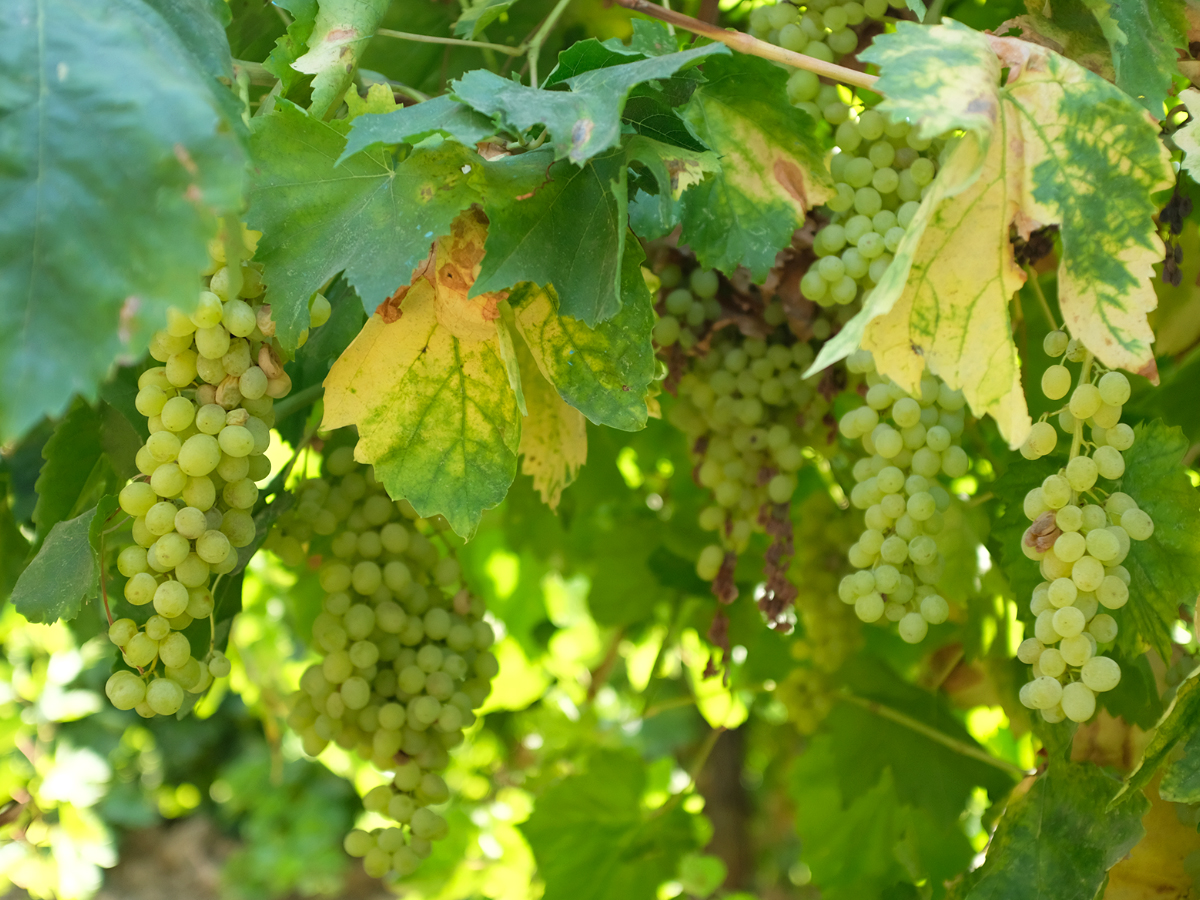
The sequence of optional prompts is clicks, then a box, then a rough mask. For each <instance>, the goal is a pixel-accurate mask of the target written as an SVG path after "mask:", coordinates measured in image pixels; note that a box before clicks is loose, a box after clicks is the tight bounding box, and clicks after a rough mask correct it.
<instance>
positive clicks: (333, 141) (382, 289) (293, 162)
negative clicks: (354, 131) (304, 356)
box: [247, 101, 483, 349]
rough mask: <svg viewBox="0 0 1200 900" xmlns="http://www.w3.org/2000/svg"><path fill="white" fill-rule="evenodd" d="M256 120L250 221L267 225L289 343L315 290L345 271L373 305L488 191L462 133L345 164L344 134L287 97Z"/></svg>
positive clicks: (283, 336) (270, 279)
mask: <svg viewBox="0 0 1200 900" xmlns="http://www.w3.org/2000/svg"><path fill="white" fill-rule="evenodd" d="M254 121H255V126H256V127H255V131H254V135H253V138H252V149H253V154H254V158H255V164H256V173H255V179H254V182H253V185H252V188H251V192H250V201H251V207H250V211H249V213H248V214H247V221H248V222H249V223H250V225H251V227H253V228H256V229H258V230H260V231H262V232H263V237H262V239H261V240H260V242H259V245H258V251H257V253H256V254H255V259H256V260H257V261H259V262H261V263H263V266H264V268H265V278H266V281H267V283H269V284H270V285H271V294H272V307H271V308H272V316H273V317H274V319H275V322H276V335H277V336H278V337H279V339H280V341H281V343H282V344H283V346H284V347H285V348H287V349H293V348H294V347H295V346H296V343H297V341H298V339H299V336H300V332H301V331H303V330H304V329H305V328H307V327H308V324H309V317H308V298H309V297H310V296H312V294H313V293H314V292H315V291H317V290H319V289H320V288H321V286H322V285H324V284H325V283H326V282H327V281H329V280H330V279H331V278H333V277H334V276H335V275H337V274H338V272H341V271H343V270H344V271H345V273H346V279H347V280H348V281H349V282H350V283H351V284H352V285H353V286H354V288H355V290H357V291H358V295H359V297H361V298H362V303H363V306H364V308H365V309H366V310H367V312H372V311H374V309H375V307H376V306H378V305H379V304H380V303H382V302H383V301H384V300H386V299H387V298H388V297H390V296H391V295H392V293H393V292H394V291H395V290H396V289H397V288H398V287H399V286H400V285H404V284H407V283H408V282H409V281H410V280H411V279H412V273H413V269H415V268H416V267H417V265H418V263H420V262H421V261H422V260H424V259H425V257H426V256H428V255H429V248H430V246H431V245H432V243H433V241H434V240H435V239H436V238H438V237H441V236H442V235H445V234H448V233H449V231H450V223H451V222H452V221H454V217H455V216H457V215H458V213H459V212H460V211H461V210H463V209H465V208H466V207H468V206H469V205H471V204H472V203H474V202H477V201H478V200H479V199H480V191H479V185H480V183H481V176H480V175H479V172H480V171H481V170H482V165H483V161H482V160H481V159H480V158H479V156H478V155H476V154H475V152H474V151H473V150H470V149H468V148H466V147H464V146H462V145H461V144H458V143H455V142H454V141H443V142H441V143H439V144H437V145H436V146H422V147H418V148H415V149H414V150H413V152H412V153H411V154H410V155H409V156H408V157H407V158H406V159H404V160H403V161H400V162H396V161H395V160H394V158H393V157H392V155H391V154H388V153H384V152H383V151H369V152H366V153H361V154H358V155H357V156H354V157H351V158H350V159H348V160H346V162H344V163H341V164H338V163H337V162H336V160H337V159H338V157H339V156H340V155H341V152H342V148H343V146H344V145H345V138H344V137H343V136H342V135H341V134H340V133H339V132H338V131H337V129H336V128H334V127H333V126H331V125H326V124H324V123H321V122H318V121H316V120H315V119H313V118H311V117H309V116H307V115H305V113H304V112H303V111H302V110H300V109H298V108H297V107H295V106H294V105H292V104H290V103H287V102H286V101H284V102H281V103H279V104H277V105H276V111H275V113H274V114H273V115H270V116H266V117H262V118H258V119H255V120H254ZM464 168H465V169H466V171H464Z"/></svg>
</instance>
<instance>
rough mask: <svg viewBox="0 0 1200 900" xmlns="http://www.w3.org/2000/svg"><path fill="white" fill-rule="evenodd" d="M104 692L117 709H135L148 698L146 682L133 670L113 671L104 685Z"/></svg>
mask: <svg viewBox="0 0 1200 900" xmlns="http://www.w3.org/2000/svg"><path fill="white" fill-rule="evenodd" d="M104 693H105V694H106V695H107V696H108V699H109V701H110V702H111V703H112V705H113V706H115V707H116V708H117V709H133V708H134V707H135V706H137V705H138V704H139V703H141V702H142V701H143V700H144V699H145V698H146V683H145V682H144V681H142V679H140V678H138V677H137V675H135V674H134V673H133V672H127V671H125V670H121V671H119V672H113V674H112V675H110V676H109V678H108V681H107V682H106V683H105V685H104Z"/></svg>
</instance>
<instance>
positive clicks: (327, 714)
mask: <svg viewBox="0 0 1200 900" xmlns="http://www.w3.org/2000/svg"><path fill="white" fill-rule="evenodd" d="M295 495H296V498H297V505H296V506H295V507H294V508H293V509H292V510H291V511H289V513H288V514H286V515H285V516H284V517H282V518H281V520H280V522H279V523H278V526H279V527H278V528H277V529H276V531H275V532H274V533H273V534H272V535H271V536H270V537H269V539H268V542H267V545H266V546H267V547H268V548H269V549H272V550H273V551H274V552H276V554H277V555H279V556H280V557H281V558H282V559H283V560H284V561H285V562H288V563H290V564H293V565H297V564H300V563H303V562H304V561H305V560H306V559H308V558H309V557H310V554H312V555H313V559H314V560H315V559H316V556H317V555H319V556H320V557H321V560H322V561H321V562H320V567H319V569H318V578H319V580H320V584H321V587H322V589H323V590H324V592H325V599H324V602H323V609H322V612H321V613H320V614H319V615H318V616H317V617H316V620H315V621H314V622H313V646H314V648H315V649H316V650H317V651H318V652H319V653H320V654H321V655H322V657H323V658H322V660H321V662H320V663H317V664H314V665H312V666H310V667H309V668H308V669H307V670H306V671H305V672H304V674H303V675H302V676H301V679H300V690H298V691H297V692H296V693H295V694H294V695H293V697H292V704H291V713H290V715H289V716H288V724H289V725H290V726H291V727H292V728H293V729H295V730H296V732H297V733H298V734H299V735H300V736H301V738H302V740H303V745H304V750H305V752H306V753H309V754H310V755H316V754H318V753H320V752H321V751H322V750H323V749H324V748H325V747H326V745H327V744H329V742H331V741H332V742H334V743H336V744H337V745H338V746H340V747H342V748H343V749H346V750H352V751H354V752H356V753H357V754H358V755H359V756H360V757H362V758H363V759H365V760H368V761H370V762H371V763H373V764H374V765H375V766H376V768H378V769H379V770H380V771H381V772H385V773H388V778H389V781H388V783H387V784H383V785H380V786H379V787H376V788H374V789H373V790H371V791H369V792H368V793H367V794H366V796H365V797H364V798H363V804H364V806H365V807H366V808H367V809H368V810H370V811H371V812H375V813H379V814H380V815H383V816H387V817H389V818H391V819H393V820H395V822H396V824H395V825H393V826H390V827H386V828H377V829H375V830H373V831H362V830H355V831H352V832H350V834H348V835H347V837H346V844H345V846H346V850H347V852H349V853H350V854H351V855H353V856H358V857H362V858H363V865H364V867H365V869H366V871H367V873H368V874H370V875H372V876H374V877H382V876H385V875H389V874H392V875H394V876H400V877H402V876H405V875H409V874H411V873H412V872H413V871H415V870H416V868H417V867H418V866H419V865H420V863H421V861H422V860H423V859H424V858H425V857H427V856H428V855H429V853H430V851H431V846H432V845H431V842H432V841H435V840H439V839H441V838H443V837H445V836H446V833H447V826H446V820H445V819H444V818H443V817H442V816H441V815H439V814H438V812H437V811H435V810H434V809H433V808H432V807H436V806H438V805H440V804H442V803H445V802H446V800H447V799H448V798H449V790H448V788H447V787H446V782H445V780H444V779H443V778H442V776H441V775H440V774H439V773H440V772H441V771H443V770H444V769H445V768H446V766H447V764H448V762H449V757H448V755H447V751H448V750H450V749H451V748H453V747H455V746H456V745H458V744H459V743H461V742H462V740H463V730H464V729H465V728H468V727H469V726H470V725H471V724H472V723H473V722H474V721H475V714H474V712H473V710H475V709H477V708H478V707H479V706H480V705H481V704H482V703H483V701H484V699H485V698H486V697H487V695H488V692H489V691H490V690H491V679H492V677H493V676H494V675H495V674H496V671H497V669H498V665H497V662H496V657H495V656H493V655H492V654H491V653H490V652H489V651H488V648H489V647H491V645H492V642H493V640H494V635H493V633H492V629H491V626H489V625H488V624H487V623H486V622H484V621H483V614H484V606H483V601H482V600H480V599H479V598H477V597H473V596H471V595H470V593H468V591H467V590H466V588H465V587H463V586H462V578H461V572H460V569H459V565H458V561H457V560H456V559H455V558H454V556H453V554H450V553H446V554H443V553H441V552H439V550H438V548H437V546H436V545H435V543H434V542H433V541H431V540H430V539H429V537H428V536H426V535H425V534H424V533H422V531H421V529H422V528H423V527H427V526H428V523H426V522H425V520H421V519H419V518H418V517H417V515H416V513H415V512H414V511H413V510H412V507H411V506H409V505H408V504H407V503H404V502H401V503H394V502H393V501H392V500H391V499H390V498H389V497H388V495H387V494H386V492H385V491H384V488H383V485H381V484H380V483H379V482H378V481H376V480H375V477H374V472H373V470H372V469H371V468H370V467H367V466H362V465H359V464H358V463H356V462H355V461H354V455H353V451H352V450H351V448H349V447H345V446H343V447H339V448H338V449H336V450H333V451H332V452H330V453H329V454H328V455H327V456H326V458H325V469H324V477H323V478H319V479H312V480H308V481H302V482H301V483H299V484H298V485H297V486H296V488H295Z"/></svg>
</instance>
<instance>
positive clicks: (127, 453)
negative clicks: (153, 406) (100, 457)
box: [100, 403, 144, 483]
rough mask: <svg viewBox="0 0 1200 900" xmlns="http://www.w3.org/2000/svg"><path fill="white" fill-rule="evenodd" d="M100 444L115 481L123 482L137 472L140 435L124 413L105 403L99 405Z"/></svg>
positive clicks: (140, 443) (140, 444)
mask: <svg viewBox="0 0 1200 900" xmlns="http://www.w3.org/2000/svg"><path fill="white" fill-rule="evenodd" d="M143 421H144V420H143ZM100 446H101V447H103V448H104V453H105V455H106V456H107V457H108V461H109V462H110V463H111V464H112V468H113V473H114V474H115V476H116V478H117V481H119V482H121V483H124V482H126V481H128V480H129V479H130V478H133V477H134V476H135V475H137V474H138V469H137V462H136V459H137V452H138V450H140V449H141V447H142V437H141V435H139V434H138V433H137V430H136V429H135V428H134V427H133V425H132V424H131V423H130V421H129V419H127V418H126V417H125V415H124V413H122V412H121V411H120V410H118V409H117V408H116V407H115V406H110V405H109V404H107V403H102V404H101V405H100Z"/></svg>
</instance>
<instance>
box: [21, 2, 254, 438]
mask: <svg viewBox="0 0 1200 900" xmlns="http://www.w3.org/2000/svg"><path fill="white" fill-rule="evenodd" d="M0 32H3V33H4V34H5V45H6V48H7V49H6V52H5V53H4V54H3V56H2V57H0V83H3V84H5V85H6V86H7V87H6V88H5V91H4V94H3V97H2V98H0V169H3V170H4V171H5V173H6V177H5V180H4V181H3V182H0V222H2V223H3V224H2V225H0V260H3V263H0V441H8V440H11V439H12V438H14V437H17V436H18V435H20V434H22V433H24V432H25V431H27V430H28V429H29V428H30V427H31V426H32V425H33V424H34V423H35V422H36V421H37V420H38V419H39V418H41V417H42V416H43V415H45V414H51V415H57V414H59V413H61V412H62V410H64V409H65V408H66V405H67V403H68V401H69V400H70V398H71V397H72V396H73V395H75V394H82V395H83V396H85V397H87V398H93V397H95V394H96V387H97V385H98V384H99V382H100V381H102V380H103V379H104V377H105V376H106V375H107V373H108V371H109V369H110V367H111V366H112V363H113V360H114V359H116V358H117V357H121V356H123V357H130V356H134V357H136V356H138V355H140V354H141V352H142V351H143V349H144V348H145V346H146V343H147V341H148V339H149V336H150V333H151V332H152V331H153V329H154V328H157V327H160V326H161V324H162V323H163V321H164V320H165V316H166V310H167V307H168V306H171V305H175V306H178V307H180V308H184V309H186V308H190V306H191V305H192V304H193V303H194V302H195V297H196V286H197V282H198V278H199V275H200V272H201V270H202V268H203V267H204V265H205V263H206V260H207V254H206V253H205V242H206V241H207V240H208V239H209V238H210V237H211V236H212V235H213V234H214V233H215V231H216V219H215V218H214V212H223V211H227V210H232V209H235V208H237V206H238V205H239V204H240V201H241V188H242V168H243V158H242V153H241V150H240V148H239V145H238V141H237V138H236V137H235V136H234V133H233V131H232V128H233V127H236V126H234V125H233V123H230V122H229V120H228V119H227V118H226V117H225V116H224V115H223V112H222V111H221V109H220V108H219V107H220V105H221V104H220V103H219V102H218V101H217V100H216V95H215V94H214V93H213V91H212V89H211V86H210V85H211V82H210V80H208V79H207V78H206V77H205V76H204V75H202V74H201V73H200V72H199V71H198V70H197V69H196V68H195V66H193V65H192V63H191V62H190V61H189V60H190V54H189V53H188V50H187V48H186V47H185V46H184V45H183V44H182V43H181V42H180V41H179V39H178V38H177V37H176V35H175V34H174V33H173V32H172V31H171V29H170V28H169V27H168V26H167V24H166V23H165V22H164V21H163V19H162V17H161V16H159V15H158V14H157V13H155V12H154V11H153V10H151V9H150V8H149V7H147V6H145V5H144V4H142V3H141V2H138V0H42V2H35V0H9V2H6V3H4V4H2V5H0ZM151 110H152V111H153V113H152V114H149V112H148V111H151ZM83 136H86V139H83ZM68 325H69V327H67V326H68Z"/></svg>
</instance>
